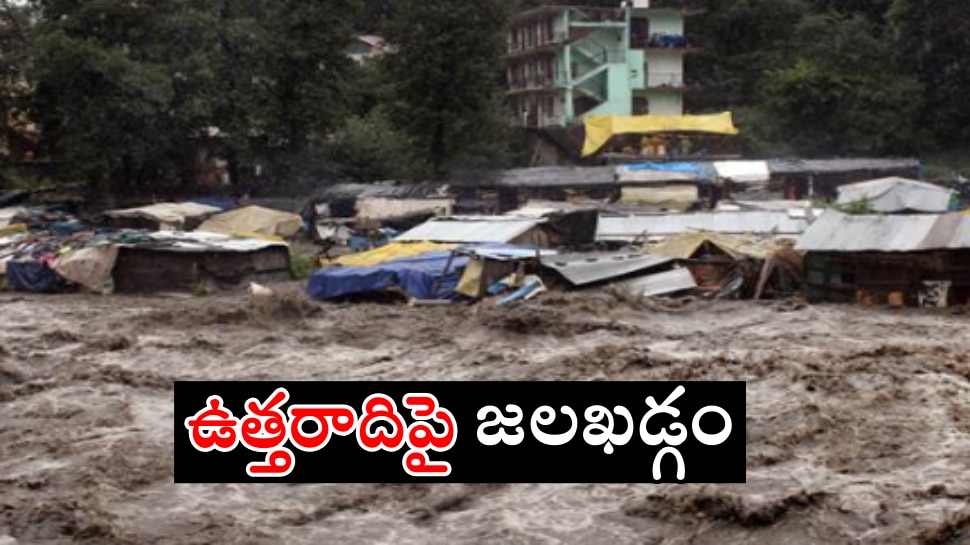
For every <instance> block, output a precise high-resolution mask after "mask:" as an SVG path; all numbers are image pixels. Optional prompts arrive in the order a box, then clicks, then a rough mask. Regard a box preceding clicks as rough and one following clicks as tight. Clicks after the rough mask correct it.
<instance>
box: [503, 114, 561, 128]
mask: <svg viewBox="0 0 970 545" xmlns="http://www.w3.org/2000/svg"><path fill="white" fill-rule="evenodd" d="M509 121H510V122H511V124H512V125H513V126H515V127H524V128H527V129H544V128H547V127H563V126H565V125H564V124H563V119H562V116H539V115H537V114H535V113H529V114H523V115H519V116H514V115H513V116H512V118H511V119H510V120H509Z"/></svg>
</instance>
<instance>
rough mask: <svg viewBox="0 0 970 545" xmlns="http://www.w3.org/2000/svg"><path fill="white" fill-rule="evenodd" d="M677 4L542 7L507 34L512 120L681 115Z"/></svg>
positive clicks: (536, 124)
mask: <svg viewBox="0 0 970 545" xmlns="http://www.w3.org/2000/svg"><path fill="white" fill-rule="evenodd" d="M680 5H682V2H674V1H670V0H668V1H663V0H652V1H647V0H633V1H630V2H624V3H623V5H622V6H618V7H617V8H615V9H608V8H607V9H604V8H586V7H575V6H543V7H540V8H536V9H533V10H529V11H526V12H524V13H520V14H519V15H517V16H516V17H515V19H514V20H513V22H512V25H511V28H510V30H509V35H508V48H509V53H508V85H509V89H508V93H509V102H510V104H511V106H512V110H513V115H514V116H515V119H516V122H517V123H519V124H521V125H524V126H527V127H532V128H546V127H562V126H567V125H570V124H573V123H578V122H581V121H582V118H583V116H585V115H587V114H592V115H645V114H666V115H682V114H683V113H684V111H683V110H684V106H683V94H684V90H685V87H684V55H685V54H687V53H689V52H691V51H693V50H694V47H693V44H692V43H691V41H690V40H688V39H687V38H686V37H685V33H684V21H685V19H686V18H687V17H689V16H690V15H692V14H695V13H698V11H696V10H690V9H685V8H683V7H675V6H680Z"/></svg>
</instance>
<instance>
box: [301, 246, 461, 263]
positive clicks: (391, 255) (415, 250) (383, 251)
mask: <svg viewBox="0 0 970 545" xmlns="http://www.w3.org/2000/svg"><path fill="white" fill-rule="evenodd" d="M458 246H459V245H458V244H437V243H434V242H392V243H390V244H387V245H385V246H381V247H380V248H375V249H373V250H370V251H367V252H360V253H358V254H350V255H345V256H342V257H338V258H337V259H334V260H326V259H321V260H320V264H321V265H323V266H325V267H326V266H327V265H342V266H344V267H373V266H374V265H380V264H381V263H386V262H388V261H391V260H393V259H401V258H402V257H414V256H418V255H421V254H426V253H429V252H440V251H446V250H453V249H455V248H457V247H458Z"/></svg>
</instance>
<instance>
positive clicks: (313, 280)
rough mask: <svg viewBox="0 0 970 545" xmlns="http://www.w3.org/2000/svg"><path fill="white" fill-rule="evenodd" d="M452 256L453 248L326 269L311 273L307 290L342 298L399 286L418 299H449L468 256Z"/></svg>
mask: <svg viewBox="0 0 970 545" xmlns="http://www.w3.org/2000/svg"><path fill="white" fill-rule="evenodd" d="M451 256H452V253H451V252H431V253H427V254H423V255H419V256H415V257H408V258H403V259H396V260H394V261H388V262H387V263H382V264H380V265H376V266H373V267H332V268H329V269H324V270H322V271H319V272H317V273H314V274H313V276H311V277H310V283H309V285H308V286H307V294H308V295H309V296H310V297H312V298H314V299H325V300H326V299H339V298H341V297H346V296H349V295H356V294H361V293H368V292H374V291H380V290H384V289H387V288H390V287H397V288H400V289H401V290H402V291H404V292H405V293H407V294H408V295H410V296H411V297H414V298H415V299H422V300H432V299H449V298H451V297H452V296H453V295H454V294H455V288H457V287H458V281H459V280H460V278H461V274H462V273H463V272H464V270H465V266H467V265H468V259H469V258H468V257H466V256H461V255H455V256H454V259H451ZM449 259H451V266H450V267H448V261H449ZM446 267H447V268H448V271H447V274H446V273H445V268H446ZM436 288H437V289H436Z"/></svg>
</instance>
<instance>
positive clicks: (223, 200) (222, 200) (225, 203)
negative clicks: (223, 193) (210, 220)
mask: <svg viewBox="0 0 970 545" xmlns="http://www.w3.org/2000/svg"><path fill="white" fill-rule="evenodd" d="M189 202H193V203H195V204H202V205H205V206H211V207H213V208H218V209H220V210H222V211H223V212H228V211H230V210H235V209H236V207H237V204H236V201H235V199H231V198H229V197H199V198H196V199H192V200H191V201H189Z"/></svg>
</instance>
